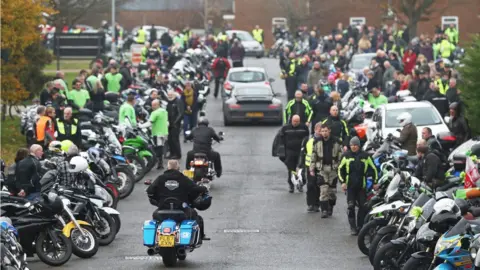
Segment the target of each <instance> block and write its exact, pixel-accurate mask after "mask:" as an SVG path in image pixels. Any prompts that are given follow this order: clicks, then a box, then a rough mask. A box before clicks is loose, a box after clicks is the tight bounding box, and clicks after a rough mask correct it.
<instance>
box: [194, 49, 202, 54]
mask: <svg viewBox="0 0 480 270" xmlns="http://www.w3.org/2000/svg"><path fill="white" fill-rule="evenodd" d="M194 52H195V54H196V55H202V53H203V52H202V49H200V48H196V49H195V50H194Z"/></svg>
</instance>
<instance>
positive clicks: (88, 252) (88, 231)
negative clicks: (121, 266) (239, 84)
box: [70, 226, 98, 259]
mask: <svg viewBox="0 0 480 270" xmlns="http://www.w3.org/2000/svg"><path fill="white" fill-rule="evenodd" d="M80 228H81V229H82V231H83V233H84V235H82V234H81V233H80V230H79V229H77V228H74V229H73V230H72V231H71V233H70V240H71V242H72V251H73V254H75V255H76V256H77V257H79V258H84V259H85V258H91V257H93V256H95V254H97V251H98V239H97V237H96V236H95V231H94V230H93V229H92V228H91V227H87V226H81V227H80Z"/></svg>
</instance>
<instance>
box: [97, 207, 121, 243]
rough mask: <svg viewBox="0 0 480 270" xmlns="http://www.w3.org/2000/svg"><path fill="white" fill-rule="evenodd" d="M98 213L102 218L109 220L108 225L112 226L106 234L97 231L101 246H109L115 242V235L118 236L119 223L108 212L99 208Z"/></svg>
mask: <svg viewBox="0 0 480 270" xmlns="http://www.w3.org/2000/svg"><path fill="white" fill-rule="evenodd" d="M98 213H99V214H100V217H101V218H104V219H105V220H106V221H107V222H108V226H109V227H110V233H109V234H107V235H105V236H101V235H100V234H99V233H97V232H96V235H97V237H98V243H99V244H100V246H108V245H110V244H111V243H112V242H113V240H115V236H117V224H116V223H115V220H114V219H113V218H112V216H110V215H109V214H108V213H107V212H105V211H103V210H101V209H98Z"/></svg>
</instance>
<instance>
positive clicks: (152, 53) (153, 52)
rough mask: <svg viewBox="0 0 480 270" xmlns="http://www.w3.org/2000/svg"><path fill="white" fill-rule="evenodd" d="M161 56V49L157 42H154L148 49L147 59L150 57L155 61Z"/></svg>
mask: <svg viewBox="0 0 480 270" xmlns="http://www.w3.org/2000/svg"><path fill="white" fill-rule="evenodd" d="M161 57H162V51H161V50H160V48H159V47H158V42H154V43H153V45H152V47H151V48H150V49H148V52H147V60H148V59H152V60H155V61H159V60H160V59H161Z"/></svg>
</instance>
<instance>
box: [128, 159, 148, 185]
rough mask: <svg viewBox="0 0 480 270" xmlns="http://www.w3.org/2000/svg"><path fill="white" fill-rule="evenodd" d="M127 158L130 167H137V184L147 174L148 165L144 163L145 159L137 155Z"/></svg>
mask: <svg viewBox="0 0 480 270" xmlns="http://www.w3.org/2000/svg"><path fill="white" fill-rule="evenodd" d="M126 158H127V160H128V162H129V163H130V166H135V171H136V172H135V174H134V176H135V182H138V181H140V180H142V179H143V177H144V176H145V174H146V172H147V165H146V164H145V162H144V161H143V158H140V157H139V156H137V155H128V156H126Z"/></svg>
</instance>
